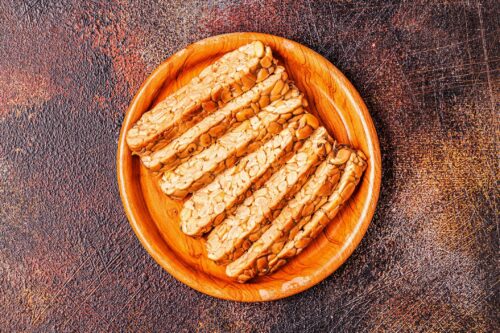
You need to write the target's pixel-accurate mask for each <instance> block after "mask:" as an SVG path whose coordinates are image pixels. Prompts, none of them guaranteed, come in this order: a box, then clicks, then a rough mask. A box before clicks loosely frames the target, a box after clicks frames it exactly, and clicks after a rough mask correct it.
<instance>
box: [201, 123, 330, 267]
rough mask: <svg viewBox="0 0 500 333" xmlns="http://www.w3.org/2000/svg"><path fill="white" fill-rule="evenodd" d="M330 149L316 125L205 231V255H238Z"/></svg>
mask: <svg viewBox="0 0 500 333" xmlns="http://www.w3.org/2000/svg"><path fill="white" fill-rule="evenodd" d="M330 150H331V145H330V143H329V136H328V133H327V132H326V130H325V128H324V127H319V128H318V129H317V130H316V131H315V132H314V133H313V134H312V136H311V137H310V138H309V139H308V140H307V141H306V142H305V143H304V145H303V146H302V147H301V148H300V149H299V150H298V151H297V153H296V154H295V155H293V156H292V157H291V158H290V159H289V160H288V161H287V162H286V164H285V165H284V166H283V167H282V168H281V169H280V170H279V171H278V172H276V173H275V174H274V175H273V176H272V177H271V178H270V179H269V180H268V181H267V182H266V183H265V184H264V186H263V187H262V188H260V189H258V190H257V191H255V192H254V193H253V194H252V195H251V196H249V197H248V198H246V199H245V201H244V202H243V203H242V204H241V205H240V206H239V207H238V208H237V209H236V210H235V212H234V213H233V214H232V215H231V216H229V217H227V218H226V219H225V220H224V221H222V223H221V224H220V225H218V226H217V227H215V229H214V230H213V231H212V232H211V233H210V234H209V235H208V239H207V252H208V257H209V258H210V259H212V260H215V261H217V262H219V263H227V262H229V261H232V260H234V259H236V258H238V257H239V256H240V255H241V254H243V252H244V251H246V250H247V249H248V248H249V247H250V245H251V244H252V242H254V241H256V240H257V239H259V237H260V236H261V235H262V233H263V232H264V231H265V230H266V229H267V228H268V225H267V224H266V221H267V219H268V218H270V217H274V216H277V215H278V214H279V211H280V209H281V207H282V206H283V204H284V203H286V200H289V199H291V198H292V197H293V195H294V194H295V193H296V192H297V191H298V190H299V189H300V188H301V186H302V185H303V184H304V182H305V181H306V180H307V178H308V176H309V175H310V174H311V173H312V172H314V169H315V166H316V165H317V164H318V163H319V162H320V161H321V160H322V159H323V158H324V157H325V155H326V154H328V153H329V152H330Z"/></svg>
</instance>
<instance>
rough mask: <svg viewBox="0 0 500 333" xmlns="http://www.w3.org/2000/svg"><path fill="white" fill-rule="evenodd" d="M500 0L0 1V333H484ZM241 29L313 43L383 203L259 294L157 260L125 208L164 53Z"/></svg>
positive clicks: (495, 324) (493, 204)
mask: <svg viewBox="0 0 500 333" xmlns="http://www.w3.org/2000/svg"><path fill="white" fill-rule="evenodd" d="M499 17H500V5H499V3H498V2H497V1H494V0H491V1H486V0H485V1H475V0H470V1H453V0H448V1H446V0H439V1H403V2H397V1H319V2H305V1H298V2H296V1H290V2H283V1H261V2H257V1H244V2H231V1H218V2H213V3H211V4H209V3H208V2H205V1H199V2H193V1H179V2H160V3H156V1H125V0H122V1H119V0H115V1H66V0H61V1H45V0H30V1H27V0H23V1H20V0H1V1H0V21H1V22H2V24H0V86H1V90H0V138H1V140H0V221H1V222H0V290H1V292H0V313H1V315H0V331H2V332H20V331H35V332H70V331H71V332H73V331H79V332H85V331H87V332H95V331H106V332H107V331H139V332H143V331H144V332H146V331H165V332H184V331H186V332H191V331H200V332H326V331H328V332H362V331H373V332H384V331H390V332H392V331H401V332H415V331H433V332H436V331H438V332H472V331H474V332H493V331H498V330H499V329H500V327H499V322H500V316H499V311H498V310H499V309H500V304H499V303H500V301H499V285H498V281H499V277H500V274H499V271H498V268H497V267H498V259H499V258H498V249H499V229H498V216H499V214H498V208H497V205H498V202H499V200H498V198H499V196H498V179H499V177H498V164H499V163H498V133H499V127H498V125H499V123H498V105H499V96H500V94H499V92H500V91H499V68H500V63H499V61H500V57H499V55H500V45H499V37H498V36H499V34H500V32H499V28H500V22H499ZM232 31H261V32H267V33H272V34H277V35H281V36H285V37H288V38H291V39H293V40H296V41H298V42H300V43H303V44H305V45H307V46H309V47H311V48H312V49H314V50H316V51H318V52H319V53H321V54H323V55H324V56H325V57H327V58H328V59H329V60H331V61H332V62H333V63H334V64H335V65H336V66H338V67H339V68H340V69H341V70H342V71H343V72H344V73H345V74H346V75H347V76H348V78H349V79H350V80H351V81H352V82H353V83H354V85H355V86H356V87H357V88H358V90H359V91H360V93H361V95H362V96H363V97H364V98H365V100H366V103H367V105H368V107H369V109H370V112H371V114H372V116H373V118H374V121H375V124H376V127H377V131H378V133H379V137H380V142H381V148H382V152H383V168H384V174H383V184H382V192H381V198H380V203H379V206H378V209H377V212H376V215H375V218H374V220H373V222H372V224H371V226H370V228H369V231H368V233H367V234H366V236H365V238H364V239H363V241H362V243H361V245H360V246H359V248H358V249H357V250H356V251H355V253H354V254H353V256H352V257H351V258H350V259H349V260H348V261H347V262H346V264H345V265H344V266H342V267H341V268H340V269H339V270H338V271H337V272H336V273H334V274H333V275H332V276H330V277H329V278H328V279H326V280H325V281H323V282H322V283H320V284H319V285H318V286H316V287H314V288H312V289H310V290H308V291H306V292H304V293H302V294H299V295H296V296H294V297H291V298H288V299H285V300H280V301H276V302H271V303H264V304H239V303H233V302H226V301H221V300H217V299H214V298H211V297H209V296H205V295H203V294H200V293H198V292H196V291H194V290H192V289H190V288H189V287H187V286H185V285H183V284H181V283H179V282H177V281H176V280H175V279H173V278H172V277H171V276H170V275H169V274H167V273H166V272H164V271H163V270H162V269H161V268H160V267H159V266H158V265H157V264H156V263H155V262H154V261H153V260H152V259H151V258H150V257H149V255H148V254H147V253H146V251H145V250H144V249H143V248H142V247H141V246H140V244H139V242H138V240H137V239H136V237H135V235H134V234H133V232H132V230H131V228H130V226H129V225H128V222H127V220H126V217H125V215H124V212H123V210H122V206H121V202H120V198H119V195H118V189H117V184H116V177H115V152H116V144H117V138H118V132H119V129H120V125H121V122H122V119H123V117H124V113H125V110H126V107H127V105H128V103H129V102H130V100H131V98H132V97H133V94H134V93H135V91H136V90H137V89H138V87H139V85H140V83H141V82H142V80H144V79H145V78H146V76H147V75H148V74H149V73H150V72H151V71H152V70H153V69H154V68H155V67H156V66H158V65H159V64H160V63H161V62H162V60H164V59H165V58H167V57H168V56H169V55H171V54H172V53H173V52H175V51H176V50H179V49H180V48H182V47H183V46H185V45H188V44H189V43H191V42H194V41H196V40H198V39H201V38H204V37H208V36H212V35H215V34H220V33H225V32H232Z"/></svg>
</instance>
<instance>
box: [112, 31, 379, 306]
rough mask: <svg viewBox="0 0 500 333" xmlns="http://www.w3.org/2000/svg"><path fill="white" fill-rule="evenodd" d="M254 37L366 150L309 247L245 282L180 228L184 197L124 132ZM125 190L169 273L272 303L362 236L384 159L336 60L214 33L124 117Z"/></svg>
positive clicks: (121, 158)
mask: <svg viewBox="0 0 500 333" xmlns="http://www.w3.org/2000/svg"><path fill="white" fill-rule="evenodd" d="M252 40H261V41H263V42H264V43H266V44H268V45H270V46H271V47H272V49H273V51H274V53H275V56H276V57H277V58H278V59H279V60H280V61H281V62H282V63H283V64H284V65H285V67H286V69H287V71H288V73H289V74H290V76H291V78H292V79H293V80H294V81H295V82H296V84H297V86H298V87H299V88H300V89H301V91H303V92H304V93H305V94H306V96H307V97H308V100H309V101H310V104H311V111H312V112H313V113H314V114H316V115H317V116H319V118H320V119H321V120H322V122H323V123H324V125H325V126H326V127H327V129H328V131H329V132H330V134H331V135H332V136H333V137H334V138H335V139H336V140H338V141H339V142H340V143H348V144H350V145H352V146H353V147H355V148H358V149H361V150H362V151H363V152H364V153H365V154H366V155H367V157H368V168H367V170H366V173H365V176H364V177H363V179H362V181H361V183H360V185H359V188H358V189H357V191H356V192H355V194H354V195H353V197H352V198H351V200H350V201H349V203H348V204H347V205H346V206H345V207H344V208H343V210H342V211H341V213H340V214H339V215H338V216H337V217H336V218H335V219H334V221H332V222H331V223H330V224H329V226H328V227H327V228H326V230H325V231H324V232H323V234H322V235H320V236H319V237H318V238H317V239H316V240H315V242H314V243H313V244H311V246H310V247H308V248H307V249H306V250H305V251H304V252H303V253H301V254H300V255H299V256H298V257H297V258H295V259H293V260H292V261H291V262H290V263H289V264H287V265H286V266H285V267H284V268H283V269H281V270H280V271H278V272H276V273H274V274H273V275H271V276H268V277H260V278H257V279H255V280H253V281H251V282H250V283H247V284H244V285H242V284H239V283H236V282H234V281H231V280H229V279H228V278H227V277H226V276H225V274H224V267H223V266H217V265H216V264H214V263H213V262H212V261H210V260H208V259H207V257H206V253H205V246H204V240H203V239H194V238H190V237H187V236H185V235H184V234H183V233H182V232H181V231H180V228H179V211H180V208H181V205H182V203H181V202H176V201H174V200H171V199H170V198H168V197H166V196H165V195H163V194H162V193H161V190H160V189H159V187H158V185H157V177H158V176H155V175H153V174H152V173H150V172H149V171H147V170H146V169H145V168H144V167H143V166H142V165H141V164H140V162H139V159H138V158H137V157H132V155H131V152H130V150H129V149H128V147H127V145H126V143H125V140H124V134H125V133H126V131H127V130H128V129H129V128H130V127H131V126H132V124H133V123H135V122H136V121H137V120H138V119H139V117H140V115H141V114H142V113H144V112H145V111H147V110H148V109H150V107H151V106H152V105H154V104H155V103H157V102H158V101H160V100H161V99H162V98H164V96H166V95H168V94H169V93H171V92H172V91H174V90H175V89H178V88H179V87H180V86H182V85H184V84H185V83H187V82H188V81H189V80H190V79H191V78H192V77H194V76H195V75H197V74H198V73H199V72H200V71H201V69H202V68H203V67H204V66H206V65H207V64H209V63H211V62H213V61H215V60H216V59H217V58H218V57H220V56H221V55H222V54H224V53H226V52H228V51H231V50H233V49H235V48H237V47H239V46H241V45H243V44H246V43H248V42H250V41H252ZM117 165H118V182H119V188H120V194H121V197H122V201H123V204H124V207H125V211H126V213H127V216H128V219H129V221H130V224H131V225H132V228H133V229H134V231H135V233H136V234H137V237H138V238H139V239H140V241H141V243H142V244H143V246H144V247H145V248H146V250H147V251H148V252H149V253H150V254H151V256H153V258H154V259H155V260H156V261H157V262H158V263H159V264H160V265H161V266H162V267H163V268H165V269H166V270H167V271H168V272H169V273H170V274H172V275H173V276H174V277H176V278H177V279H178V280H180V281H182V282H184V283H185V284H187V285H189V286H191V287H192V288H194V289H196V290H199V291H201V292H204V293H206V294H209V295H212V296H215V297H219V298H224V299H229V300H237V301H267V300H273V299H279V298H283V297H286V296H290V295H293V294H296V293H298V292H300V291H303V290H305V289H307V288H309V287H311V286H313V285H314V284H316V283H318V282H320V281H321V280H323V279H324V278H325V277H327V276H328V275H330V274H331V273H332V272H334V271H335V270H336V269H337V268H338V267H339V266H340V265H341V264H342V263H343V262H344V261H345V260H346V259H347V258H348V257H349V256H350V254H351V253H352V252H353V251H354V249H355V248H356V246H357V245H358V244H359V242H360V241H361V238H362V237H363V235H364V233H365V231H366V229H367V228H368V225H369V223H370V221H371V218H372V216H373V214H374V211H375V207H376V204H377V200H378V195H379V189H380V181H381V179H380V178H381V176H380V175H381V167H380V165H381V157H380V150H379V144H378V139H377V135H376V132H375V129H374V126H373V123H372V120H371V118H370V115H369V113H368V111H367V109H366V106H365V104H364V103H363V101H362V99H361V98H360V96H359V94H358V93H357V92H356V90H355V89H354V87H353V86H352V85H351V84H350V83H349V81H348V80H347V79H346V78H345V77H344V75H343V74H342V73H341V72H340V71H339V70H338V69H336V68H335V67H334V66H333V65H332V64H331V63H329V62H328V61H327V60H326V59H324V58H323V57H322V56H320V55H319V54H317V53H315V52H314V51H312V50H310V49H308V48H306V47H304V46H302V45H300V44H298V43H295V42H292V41H290V40H287V39H284V38H280V37H277V36H272V35H266V34H259V33H234V34H227V35H219V36H215V37H211V38H208V39H205V40H202V41H199V42H197V43H194V44H192V45H190V46H188V47H187V48H185V49H183V50H181V51H179V52H178V53H176V54H174V55H173V56H172V57H171V58H169V59H168V60H166V61H165V62H164V63H163V64H162V65H160V66H159V67H158V68H157V69H156V70H155V71H154V72H153V73H152V74H151V76H150V77H149V78H148V79H147V80H146V81H145V82H144V84H143V85H142V87H141V88H140V89H139V92H138V93H137V95H136V96H135V98H134V100H133V101H132V103H131V104H130V107H129V110H128V112H127V115H126V117H125V120H124V123H123V126H122V130H121V133H120V139H119V144H118V154H117Z"/></svg>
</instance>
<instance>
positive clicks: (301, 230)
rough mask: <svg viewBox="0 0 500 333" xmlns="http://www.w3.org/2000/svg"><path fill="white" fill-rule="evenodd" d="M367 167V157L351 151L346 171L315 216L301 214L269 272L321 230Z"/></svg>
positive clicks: (270, 261)
mask: <svg viewBox="0 0 500 333" xmlns="http://www.w3.org/2000/svg"><path fill="white" fill-rule="evenodd" d="M366 166H367V163H366V157H365V155H364V154H363V153H362V152H361V151H353V150H351V151H350V154H349V157H348V161H347V164H346V166H345V170H344V172H343V174H342V176H341V178H340V181H339V184H338V185H337V187H336V188H335V191H334V192H333V194H332V195H331V196H330V197H329V198H328V201H327V202H326V203H325V204H324V205H323V206H321V207H320V208H319V209H318V210H317V211H316V212H315V213H314V215H312V217H311V216H308V217H304V218H303V219H302V220H301V221H300V222H299V223H298V225H297V227H296V228H294V229H295V230H293V231H292V232H291V234H292V235H294V237H293V239H290V240H289V241H287V242H286V243H285V245H284V246H283V249H281V251H280V252H279V253H278V254H277V255H276V256H275V257H273V258H272V259H269V262H268V266H269V267H268V271H269V272H274V271H276V269H278V268H279V267H281V266H283V265H284V264H285V263H286V262H287V261H288V259H289V258H292V257H294V256H296V255H297V254H299V253H300V252H302V250H304V248H305V247H306V246H307V245H309V243H310V242H311V241H312V240H313V239H314V238H315V237H316V236H317V235H318V234H319V233H320V232H321V231H322V230H323V228H324V227H325V226H326V225H327V224H328V222H330V221H331V220H332V219H333V218H334V217H335V215H337V213H338V211H339V210H340V208H341V207H342V205H344V203H345V202H346V201H347V200H348V199H349V197H350V196H351V195H352V193H353V192H354V189H355V188H356V185H357V184H358V183H359V180H360V178H361V176H362V174H363V172H364V171H365V169H366Z"/></svg>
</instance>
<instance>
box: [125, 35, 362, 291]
mask: <svg viewBox="0 0 500 333" xmlns="http://www.w3.org/2000/svg"><path fill="white" fill-rule="evenodd" d="M307 106H308V105H307V101H306V99H305V98H304V96H303V95H302V94H301V93H300V91H299V90H298V89H297V88H296V87H295V86H294V85H293V83H292V82H291V81H290V80H288V75H287V73H286V72H285V70H284V68H283V67H281V66H279V65H278V64H277V61H276V60H275V59H274V58H273V55H272V51H271V48H270V47H269V46H265V45H264V44H263V43H262V42H260V41H256V42H253V43H250V44H247V45H244V46H242V47H240V48H239V49H237V50H235V51H233V52H229V53H227V54H225V55H224V56H222V57H221V58H220V59H219V60H217V61H216V62H214V63H213V64H212V65H210V66H208V67H207V68H205V69H204V70H203V71H202V72H201V73H200V75H199V76H198V77H196V78H194V79H192V80H191V82H189V83H188V84H187V85H185V86H184V87H182V88H181V89H179V90H177V91H176V92H175V93H173V94H172V95H170V96H168V97H167V98H166V99H165V100H164V101H162V102H161V103H159V104H158V105H156V106H155V107H154V108H153V109H152V110H150V111H148V112H146V113H145V114H143V115H142V117H141V119H140V120H139V121H138V122H137V123H136V124H135V125H134V126H133V127H132V128H131V129H130V130H129V131H128V133H127V143H128V145H129V147H130V149H131V150H132V151H133V152H134V153H135V154H137V155H139V156H140V158H141V161H142V163H143V164H144V165H145V166H146V167H147V168H149V169H150V170H152V171H155V172H159V173H161V179H160V183H159V185H160V188H161V190H162V191H163V192H164V193H165V194H167V195H168V196H170V197H172V198H175V199H184V200H185V202H184V206H183V209H182V211H181V213H180V219H181V221H180V227H181V230H182V231H183V232H184V233H185V234H187V235H190V236H202V235H204V234H206V233H208V237H207V241H206V247H207V253H208V257H209V258H210V259H212V260H214V261H216V262H217V263H220V264H225V265H227V267H226V274H227V275H228V276H229V277H231V278H234V279H236V280H237V281H239V282H246V281H248V280H249V279H251V278H253V277H255V276H260V275H265V274H269V273H271V272H274V271H275V270H276V269H278V268H279V267H281V266H282V265H283V264H285V263H286V262H287V261H288V260H289V259H290V258H292V257H294V256H295V255H297V254H298V253H300V252H301V251H302V250H303V249H304V248H305V247H306V246H307V245H308V244H309V243H310V242H311V241H312V240H313V239H314V238H315V237H316V236H317V235H318V234H319V233H320V232H321V231H322V230H323V228H324V227H325V226H326V225H327V223H328V222H329V221H330V220H332V219H333V218H334V217H335V215H336V214H337V212H338V211H339V209H340V208H341V207H342V206H343V205H344V203H345V202H346V201H347V200H348V199H349V197H350V196H351V194H352V193H353V191H354V189H355V187H356V185H357V184H358V182H359V180H360V178H361V175H362V174H363V172H364V170H365V168H366V165H367V163H366V157H365V155H364V154H363V153H362V152H361V151H358V150H355V149H352V148H349V147H347V146H338V145H336V144H335V142H334V141H333V140H332V138H331V137H330V136H329V135H328V133H327V131H326V129H325V128H324V127H322V126H320V123H319V121H318V119H317V118H316V117H314V116H313V115H312V114H310V113H308V112H307V111H306V108H307Z"/></svg>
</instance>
